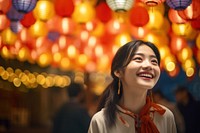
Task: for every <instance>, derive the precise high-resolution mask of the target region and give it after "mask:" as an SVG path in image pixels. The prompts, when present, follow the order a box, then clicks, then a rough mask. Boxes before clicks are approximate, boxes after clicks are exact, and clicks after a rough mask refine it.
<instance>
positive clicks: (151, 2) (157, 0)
mask: <svg viewBox="0 0 200 133" xmlns="http://www.w3.org/2000/svg"><path fill="white" fill-rule="evenodd" d="M140 1H141V2H143V3H145V4H146V5H148V6H157V5H159V4H161V3H163V2H165V0H140Z"/></svg>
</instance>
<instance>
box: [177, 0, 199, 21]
mask: <svg viewBox="0 0 200 133" xmlns="http://www.w3.org/2000/svg"><path fill="white" fill-rule="evenodd" d="M199 7H200V1H199V0H192V3H191V4H190V5H189V6H188V7H187V8H186V9H184V10H180V11H178V14H179V16H180V17H181V18H183V19H185V20H188V21H190V20H195V19H197V18H198V17H199V16H200V8H199Z"/></svg>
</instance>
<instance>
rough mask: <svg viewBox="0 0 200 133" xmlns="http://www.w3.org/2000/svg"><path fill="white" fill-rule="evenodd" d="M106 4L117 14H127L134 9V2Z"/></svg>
mask: <svg viewBox="0 0 200 133" xmlns="http://www.w3.org/2000/svg"><path fill="white" fill-rule="evenodd" d="M106 3H107V4H108V6H109V7H110V8H111V9H112V10H113V11H115V12H126V11H128V10H129V9H131V8H132V6H133V4H134V0H106Z"/></svg>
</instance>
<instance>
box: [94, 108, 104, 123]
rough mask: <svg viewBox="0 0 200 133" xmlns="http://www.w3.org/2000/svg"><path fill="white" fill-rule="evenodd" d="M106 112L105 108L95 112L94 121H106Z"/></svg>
mask: <svg viewBox="0 0 200 133" xmlns="http://www.w3.org/2000/svg"><path fill="white" fill-rule="evenodd" d="M104 113H105V109H104V108H103V109H101V110H100V111H99V112H97V113H96V114H94V115H93V116H92V120H91V121H92V122H104V121H105V117H104Z"/></svg>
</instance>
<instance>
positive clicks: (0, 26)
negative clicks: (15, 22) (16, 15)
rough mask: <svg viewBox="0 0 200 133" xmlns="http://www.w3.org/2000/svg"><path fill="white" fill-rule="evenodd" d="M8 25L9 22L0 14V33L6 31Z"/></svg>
mask: <svg viewBox="0 0 200 133" xmlns="http://www.w3.org/2000/svg"><path fill="white" fill-rule="evenodd" d="M9 24H10V21H9V20H8V18H7V17H6V15H5V14H0V32H1V31H2V30H4V29H6V28H7V27H8V26H9Z"/></svg>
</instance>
